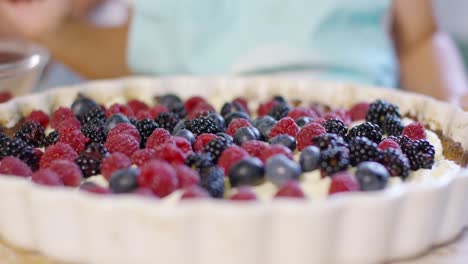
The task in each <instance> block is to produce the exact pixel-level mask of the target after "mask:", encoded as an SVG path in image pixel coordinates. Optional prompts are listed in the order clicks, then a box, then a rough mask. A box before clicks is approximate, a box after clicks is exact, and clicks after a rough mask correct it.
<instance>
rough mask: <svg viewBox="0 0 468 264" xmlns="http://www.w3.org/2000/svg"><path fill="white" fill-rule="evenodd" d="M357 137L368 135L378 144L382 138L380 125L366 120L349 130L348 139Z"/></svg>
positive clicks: (367, 136)
mask: <svg viewBox="0 0 468 264" xmlns="http://www.w3.org/2000/svg"><path fill="white" fill-rule="evenodd" d="M355 137H366V138H368V139H370V140H372V141H374V142H375V143H377V144H378V143H379V142H380V141H381V140H382V132H381V130H380V127H379V125H376V124H372V123H371V122H365V123H362V124H360V125H359V126H355V127H353V128H351V129H350V130H349V132H348V135H347V138H348V140H351V139H352V138H355Z"/></svg>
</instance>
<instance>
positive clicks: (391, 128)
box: [382, 115, 404, 136]
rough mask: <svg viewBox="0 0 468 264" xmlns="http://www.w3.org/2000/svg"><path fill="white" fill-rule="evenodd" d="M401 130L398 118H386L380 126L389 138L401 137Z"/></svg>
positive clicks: (401, 124)
mask: <svg viewBox="0 0 468 264" xmlns="http://www.w3.org/2000/svg"><path fill="white" fill-rule="evenodd" d="M403 128H404V126H403V123H402V122H401V119H400V117H398V116H394V115H388V116H386V117H385V119H384V121H383V124H382V131H383V132H384V133H386V134H387V135H389V136H399V135H401V133H402V132H403Z"/></svg>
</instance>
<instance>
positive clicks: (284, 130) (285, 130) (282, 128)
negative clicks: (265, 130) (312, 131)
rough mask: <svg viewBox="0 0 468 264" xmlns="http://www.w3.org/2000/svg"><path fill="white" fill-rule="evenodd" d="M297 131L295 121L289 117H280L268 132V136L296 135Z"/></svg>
mask: <svg viewBox="0 0 468 264" xmlns="http://www.w3.org/2000/svg"><path fill="white" fill-rule="evenodd" d="M298 132H299V127H298V126H297V125H296V122H294V120H293V119H292V118H290V117H285V118H282V119H281V120H279V121H278V123H276V124H275V125H274V126H273V128H272V129H271V130H270V133H269V134H268V138H274V137H276V136H277V135H282V134H285V135H290V136H291V137H296V135H297V133H298Z"/></svg>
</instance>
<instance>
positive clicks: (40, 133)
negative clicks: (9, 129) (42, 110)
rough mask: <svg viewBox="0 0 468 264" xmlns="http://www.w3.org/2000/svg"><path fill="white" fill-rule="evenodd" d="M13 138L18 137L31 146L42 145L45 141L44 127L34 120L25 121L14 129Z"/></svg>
mask: <svg viewBox="0 0 468 264" xmlns="http://www.w3.org/2000/svg"><path fill="white" fill-rule="evenodd" d="M15 138H20V139H22V140H23V141H24V142H26V143H27V144H28V145H30V146H33V147H40V146H43V145H44V141H45V133H44V128H43V127H42V126H41V125H40V124H39V123H37V122H36V121H28V122H25V123H23V124H22V125H21V127H20V129H19V130H18V131H16V133H15Z"/></svg>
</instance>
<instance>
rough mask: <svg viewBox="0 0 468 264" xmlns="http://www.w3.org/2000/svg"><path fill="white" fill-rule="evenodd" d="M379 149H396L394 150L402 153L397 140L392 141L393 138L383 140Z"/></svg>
mask: <svg viewBox="0 0 468 264" xmlns="http://www.w3.org/2000/svg"><path fill="white" fill-rule="evenodd" d="M378 148H379V149H380V150H386V149H389V148H394V149H397V150H400V151H401V148H400V145H398V143H397V142H396V141H395V140H393V139H391V138H386V139H384V140H382V141H381V142H380V143H379V146H378Z"/></svg>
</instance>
